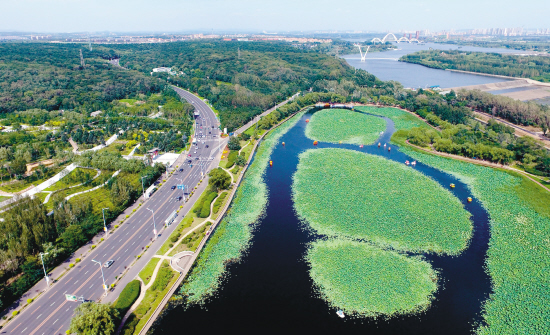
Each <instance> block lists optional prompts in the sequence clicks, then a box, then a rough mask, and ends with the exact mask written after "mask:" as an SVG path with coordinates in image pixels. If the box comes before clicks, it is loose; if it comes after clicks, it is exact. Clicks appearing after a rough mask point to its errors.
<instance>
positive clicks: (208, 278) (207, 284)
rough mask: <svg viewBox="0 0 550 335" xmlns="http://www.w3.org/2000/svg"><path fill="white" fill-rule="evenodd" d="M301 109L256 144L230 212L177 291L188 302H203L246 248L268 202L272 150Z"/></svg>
mask: <svg viewBox="0 0 550 335" xmlns="http://www.w3.org/2000/svg"><path fill="white" fill-rule="evenodd" d="M303 113H304V112H301V113H298V115H297V116H295V117H294V118H293V119H291V120H288V121H287V122H285V123H284V124H282V125H281V126H279V127H277V128H276V129H274V130H273V131H272V132H271V133H270V134H271V136H268V137H267V138H265V139H264V141H263V142H262V144H261V145H260V146H259V148H258V150H257V152H256V156H255V159H254V161H253V163H252V164H251V165H250V167H249V168H248V171H247V174H246V177H245V178H244V179H243V181H242V183H241V185H240V187H239V189H238V191H237V193H236V195H235V197H234V198H233V201H232V207H231V210H230V211H229V213H228V214H227V215H226V216H225V218H224V219H223V220H222V221H221V223H220V224H219V225H218V227H217V228H216V230H215V231H214V233H213V236H212V237H211V238H210V239H209V240H208V243H207V244H206V245H205V247H204V248H203V249H202V251H201V253H200V254H199V258H198V260H197V261H196V262H195V265H194V267H193V269H192V270H191V272H190V274H189V276H188V279H187V281H186V283H185V284H184V285H183V286H182V288H181V289H180V293H181V294H182V295H185V296H187V297H188V299H187V301H188V302H189V303H191V304H193V303H201V302H204V299H206V298H207V297H208V296H210V295H212V294H213V293H214V292H215V291H216V290H217V289H218V287H219V285H220V280H221V278H222V277H223V275H224V273H225V269H226V266H227V264H229V263H231V262H236V261H238V260H239V259H240V257H241V255H242V253H243V252H244V251H245V250H246V249H247V247H248V244H249V243H250V238H251V236H252V229H253V224H254V223H255V222H256V220H257V219H258V218H259V217H260V216H261V215H262V213H263V211H264V209H265V206H266V204H267V188H266V185H265V182H264V180H263V174H264V173H265V171H266V169H267V166H268V163H269V157H270V156H271V152H272V151H273V148H274V146H275V145H277V143H279V139H280V137H281V136H282V135H284V134H285V133H286V132H287V131H288V130H289V129H290V128H291V127H293V126H294V125H295V124H296V123H297V122H298V120H300V117H301V116H302V115H303Z"/></svg>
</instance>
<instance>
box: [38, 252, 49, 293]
mask: <svg viewBox="0 0 550 335" xmlns="http://www.w3.org/2000/svg"><path fill="white" fill-rule="evenodd" d="M47 254H49V252H47V253H45V254H44V253H40V259H41V260H42V269H44V278H46V286H48V287H50V278H48V274H47V273H46V266H44V255H47Z"/></svg>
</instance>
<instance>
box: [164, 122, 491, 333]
mask: <svg viewBox="0 0 550 335" xmlns="http://www.w3.org/2000/svg"><path fill="white" fill-rule="evenodd" d="M309 117H311V114H306V115H304V116H303V117H302V120H300V121H299V122H298V124H297V125H296V126H294V127H293V128H292V129H290V130H289V131H288V133H287V134H285V135H284V136H283V137H282V138H281V142H286V146H282V145H278V147H276V148H275V149H274V151H273V154H272V156H271V159H272V160H273V167H272V168H268V169H267V172H266V175H265V181H266V184H267V187H268V189H269V200H268V205H267V209H266V215H265V217H264V218H262V219H261V220H259V223H258V225H257V228H256V231H255V233H254V236H253V238H252V244H251V246H250V248H249V250H248V252H247V254H246V256H244V257H243V260H242V262H241V263H239V264H233V265H231V266H230V267H229V269H228V271H229V277H228V279H227V280H226V281H225V282H224V283H223V285H222V286H221V287H220V289H219V290H218V292H217V293H216V295H215V297H213V298H210V300H209V301H208V302H207V303H206V304H205V306H203V307H200V306H192V307H190V308H188V309H184V308H183V307H176V308H173V309H171V310H170V311H168V312H166V313H165V315H164V316H163V318H162V319H161V320H160V321H159V322H158V323H157V324H156V325H155V328H156V329H155V331H154V333H155V334H180V333H190V334H214V333H216V334H225V333H228V334H232V333H239V334H255V333H258V334H262V333H264V334H265V333H269V334H271V333H291V334H294V333H298V332H300V333H305V334H469V333H471V332H472V331H473V330H474V329H475V328H476V324H478V323H479V322H481V308H482V303H483V301H485V300H486V299H487V298H488V295H489V293H490V290H491V286H490V278H489V276H488V275H487V274H486V273H485V271H484V262H485V255H486V251H487V247H488V240H489V228H488V221H489V218H488V214H487V212H486V211H485V210H484V209H483V208H482V207H481V205H480V203H479V202H478V201H477V199H475V198H474V201H473V202H472V203H467V201H466V198H467V197H469V196H470V197H473V196H472V194H471V192H470V191H469V190H468V188H467V187H466V185H465V184H463V183H462V182H460V181H459V180H457V179H456V178H454V177H453V176H450V175H448V174H445V173H442V172H440V171H438V170H436V169H434V168H431V167H429V166H426V165H424V164H422V163H418V164H417V165H416V167H415V169H417V170H419V171H421V172H422V173H424V174H425V175H427V176H430V177H431V178H433V179H434V180H436V181H437V182H439V183H440V184H441V185H442V186H443V187H446V188H447V187H449V184H450V183H454V184H455V185H456V188H455V189H454V190H453V191H452V192H453V193H454V194H455V195H456V196H457V197H458V199H460V201H462V202H463V203H464V206H465V208H466V209H467V210H468V211H469V212H470V213H471V214H472V221H473V224H474V233H473V238H472V240H471V243H470V246H469V248H468V249H467V250H466V251H465V252H463V253H462V254H461V255H460V256H458V257H446V256H435V255H427V256H426V258H427V260H428V261H429V262H430V263H431V264H432V266H433V267H434V268H436V269H438V270H439V271H440V277H441V278H440V288H439V290H438V291H437V293H436V295H435V297H436V299H435V301H434V302H433V304H432V306H431V307H430V308H429V309H428V310H427V311H426V312H425V313H423V314H420V315H414V316H400V317H395V318H392V319H389V320H374V319H350V318H345V319H340V318H339V317H338V316H337V315H336V310H335V309H333V308H329V307H328V305H327V303H326V302H325V301H323V300H321V299H320V298H318V297H317V295H316V293H315V290H314V287H313V282H312V280H311V278H310V277H309V274H308V270H309V268H308V265H307V264H306V263H305V262H304V260H303V257H304V255H305V253H306V250H307V244H308V243H309V242H312V241H314V240H316V239H318V238H319V236H314V235H312V234H311V233H309V232H307V231H305V230H304V229H303V226H302V225H303V224H302V223H301V222H300V221H299V220H298V218H297V216H296V213H295V211H294V207H293V202H292V197H291V185H292V176H293V174H294V173H295V172H296V168H297V164H298V155H299V154H300V153H302V152H303V151H305V150H307V149H313V148H329V147H338V148H346V149H350V150H357V151H361V152H365V153H369V154H374V155H379V156H383V157H386V158H388V159H391V160H394V161H397V162H401V163H403V162H405V160H410V161H412V159H411V158H410V157H408V156H407V155H405V154H403V153H401V152H399V151H398V149H397V147H394V146H392V150H391V152H388V151H387V150H384V149H383V148H381V149H379V148H378V147H377V146H376V145H371V146H365V147H364V148H359V146H356V145H335V144H329V143H319V145H317V146H316V147H314V146H313V144H312V141H311V140H309V139H307V138H306V137H305V135H304V130H305V127H306V123H305V119H306V118H309ZM386 121H387V124H388V128H387V130H386V132H385V133H384V134H383V135H382V136H381V138H380V139H379V141H380V142H381V143H382V144H384V143H389V140H390V137H391V135H392V134H393V132H394V126H393V122H392V121H391V120H389V119H386ZM377 143H378V141H377ZM366 173H368V172H366ZM390 177H391V176H388V178H390ZM418 201H422V199H418ZM441 215H445V209H444V208H442V210H441Z"/></svg>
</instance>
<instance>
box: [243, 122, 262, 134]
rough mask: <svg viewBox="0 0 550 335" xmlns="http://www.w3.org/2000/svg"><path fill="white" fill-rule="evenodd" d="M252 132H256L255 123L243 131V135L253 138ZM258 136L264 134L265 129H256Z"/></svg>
mask: <svg viewBox="0 0 550 335" xmlns="http://www.w3.org/2000/svg"><path fill="white" fill-rule="evenodd" d="M254 130H256V123H254V124H253V125H252V126H251V127H250V128H248V129H247V130H245V131H244V133H245V134H247V135H250V136H254ZM257 130H258V133H257V135H258V136H262V135H263V134H264V133H265V129H263V128H260V127H258V129H257Z"/></svg>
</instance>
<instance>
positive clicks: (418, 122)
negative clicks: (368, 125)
mask: <svg viewBox="0 0 550 335" xmlns="http://www.w3.org/2000/svg"><path fill="white" fill-rule="evenodd" d="M355 109H357V110H360V111H362V112H366V113H370V114H374V115H380V116H385V117H387V118H389V119H391V120H392V121H393V123H394V124H395V129H406V130H408V129H412V128H415V127H423V128H426V129H428V128H431V127H430V126H429V125H428V124H427V123H426V122H424V121H423V120H422V119H420V118H418V117H416V116H414V115H412V114H410V113H407V112H405V111H403V110H401V109H398V108H391V107H382V108H380V107H374V106H359V107H355Z"/></svg>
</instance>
